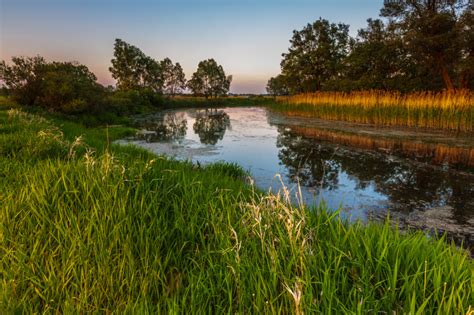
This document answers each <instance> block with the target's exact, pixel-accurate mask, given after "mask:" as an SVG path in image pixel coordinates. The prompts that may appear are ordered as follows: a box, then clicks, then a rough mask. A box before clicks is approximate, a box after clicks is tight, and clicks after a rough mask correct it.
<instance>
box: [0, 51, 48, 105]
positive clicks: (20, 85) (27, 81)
mask: <svg viewBox="0 0 474 315" xmlns="http://www.w3.org/2000/svg"><path fill="white" fill-rule="evenodd" d="M46 65H47V63H46V60H45V59H44V58H43V57H41V56H36V57H13V58H12V62H11V64H10V65H8V64H7V63H6V62H5V61H4V60H2V61H1V62H0V80H2V81H3V82H4V84H5V86H6V87H7V88H8V89H9V90H10V92H11V94H12V96H13V98H14V99H15V100H16V101H18V102H19V103H21V104H24V105H33V104H34V103H35V101H36V98H37V96H38V95H39V93H40V92H41V84H42V80H43V77H44V73H45V70H46Z"/></svg>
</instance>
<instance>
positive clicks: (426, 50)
mask: <svg viewBox="0 0 474 315" xmlns="http://www.w3.org/2000/svg"><path fill="white" fill-rule="evenodd" d="M468 2H470V1H465V0H424V1H418V0H405V1H386V2H385V4H384V7H383V8H382V10H381V15H382V16H385V17H388V18H389V19H391V20H392V21H393V23H394V24H395V25H397V26H398V28H399V30H400V33H401V36H402V38H403V40H404V43H405V44H406V46H407V48H408V49H409V51H410V54H411V55H412V56H413V58H414V59H415V60H418V61H419V63H420V64H425V65H430V66H431V67H434V68H435V69H436V70H437V72H438V74H439V76H441V78H442V79H443V81H444V84H445V87H446V88H447V89H448V90H451V89H454V87H455V79H454V77H455V76H456V64H457V63H459V61H460V58H461V47H460V44H459V43H460V41H459V32H458V31H457V29H458V27H457V25H458V23H459V20H460V16H461V14H462V12H463V10H464V8H465V7H466V5H467V3H468Z"/></svg>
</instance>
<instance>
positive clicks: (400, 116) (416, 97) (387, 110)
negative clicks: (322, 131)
mask: <svg viewBox="0 0 474 315" xmlns="http://www.w3.org/2000/svg"><path fill="white" fill-rule="evenodd" d="M273 107H274V108H276V109H280V110H284V111H286V112H287V113H288V114H291V115H300V116H310V117H317V118H321V119H328V120H343V121H350V122H356V123H365V124H374V125H380V126H403V127H415V128H431V129H442V130H452V131H459V132H474V93H472V92H471V91H468V90H459V91H453V92H451V91H444V92H417V93H411V94H401V93H398V92H385V91H365V92H351V93H343V92H319V93H310V94H301V95H295V96H288V97H278V98H277V104H275V105H274V106H273Z"/></svg>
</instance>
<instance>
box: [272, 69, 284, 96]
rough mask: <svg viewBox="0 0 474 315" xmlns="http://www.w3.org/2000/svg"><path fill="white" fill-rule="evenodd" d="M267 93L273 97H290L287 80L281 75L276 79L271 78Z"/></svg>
mask: <svg viewBox="0 0 474 315" xmlns="http://www.w3.org/2000/svg"><path fill="white" fill-rule="evenodd" d="M267 93H268V94H271V95H273V96H277V95H288V86H287V82H286V78H285V77H284V76H283V75H281V74H279V75H277V76H276V77H274V78H270V80H268V83H267Z"/></svg>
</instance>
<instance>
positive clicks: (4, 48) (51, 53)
mask: <svg viewBox="0 0 474 315" xmlns="http://www.w3.org/2000/svg"><path fill="white" fill-rule="evenodd" d="M382 5H383V0H357V1H354V0H331V1H329V0H326V1H323V0H241V1H237V0H202V1H198V0H195V1H191V0H155V1H151V0H134V1H133V0H0V14H1V15H0V19H1V20H0V59H3V60H10V58H11V56H18V55H22V56H33V55H37V54H39V55H42V56H44V57H45V58H47V59H48V60H62V61H72V60H75V61H79V62H80V63H83V64H85V65H87V66H88V67H89V68H90V69H91V70H92V71H93V72H94V73H95V74H96V75H97V77H98V78H99V81H100V82H101V83H103V84H106V85H107V84H114V80H113V79H112V78H111V76H110V73H109V71H108V68H109V66H110V59H111V58H112V56H113V43H114V40H115V38H121V39H122V40H124V41H126V42H128V43H130V44H133V45H135V46H137V47H139V48H140V49H141V50H142V51H143V52H144V53H145V54H147V55H149V56H151V57H153V58H155V59H157V60H161V59H163V58H164V57H170V58H171V59H172V60H173V61H175V62H176V61H177V62H180V63H181V65H182V66H183V68H184V71H185V73H186V77H187V78H189V77H190V76H191V74H192V73H193V72H194V71H195V69H196V67H197V64H198V63H199V61H200V60H203V59H207V58H214V59H216V61H217V62H218V63H219V64H221V65H222V66H223V67H224V70H225V71H226V74H232V75H233V77H234V80H233V82H232V86H231V92H234V93H263V92H265V85H266V82H267V80H268V78H269V77H271V76H275V75H277V74H278V73H279V72H280V60H281V54H282V53H284V52H286V51H287V49H288V46H289V40H290V38H291V36H292V31H293V30H294V29H301V28H302V27H303V26H304V25H306V24H307V23H309V22H313V21H315V20H316V19H318V18H319V17H322V18H325V19H328V20H329V21H331V22H344V23H346V24H350V25H351V34H352V35H355V34H356V33H357V29H359V28H361V27H364V26H365V24H366V20H367V18H369V17H372V18H375V17H377V16H378V14H379V10H380V8H381V7H382Z"/></svg>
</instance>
